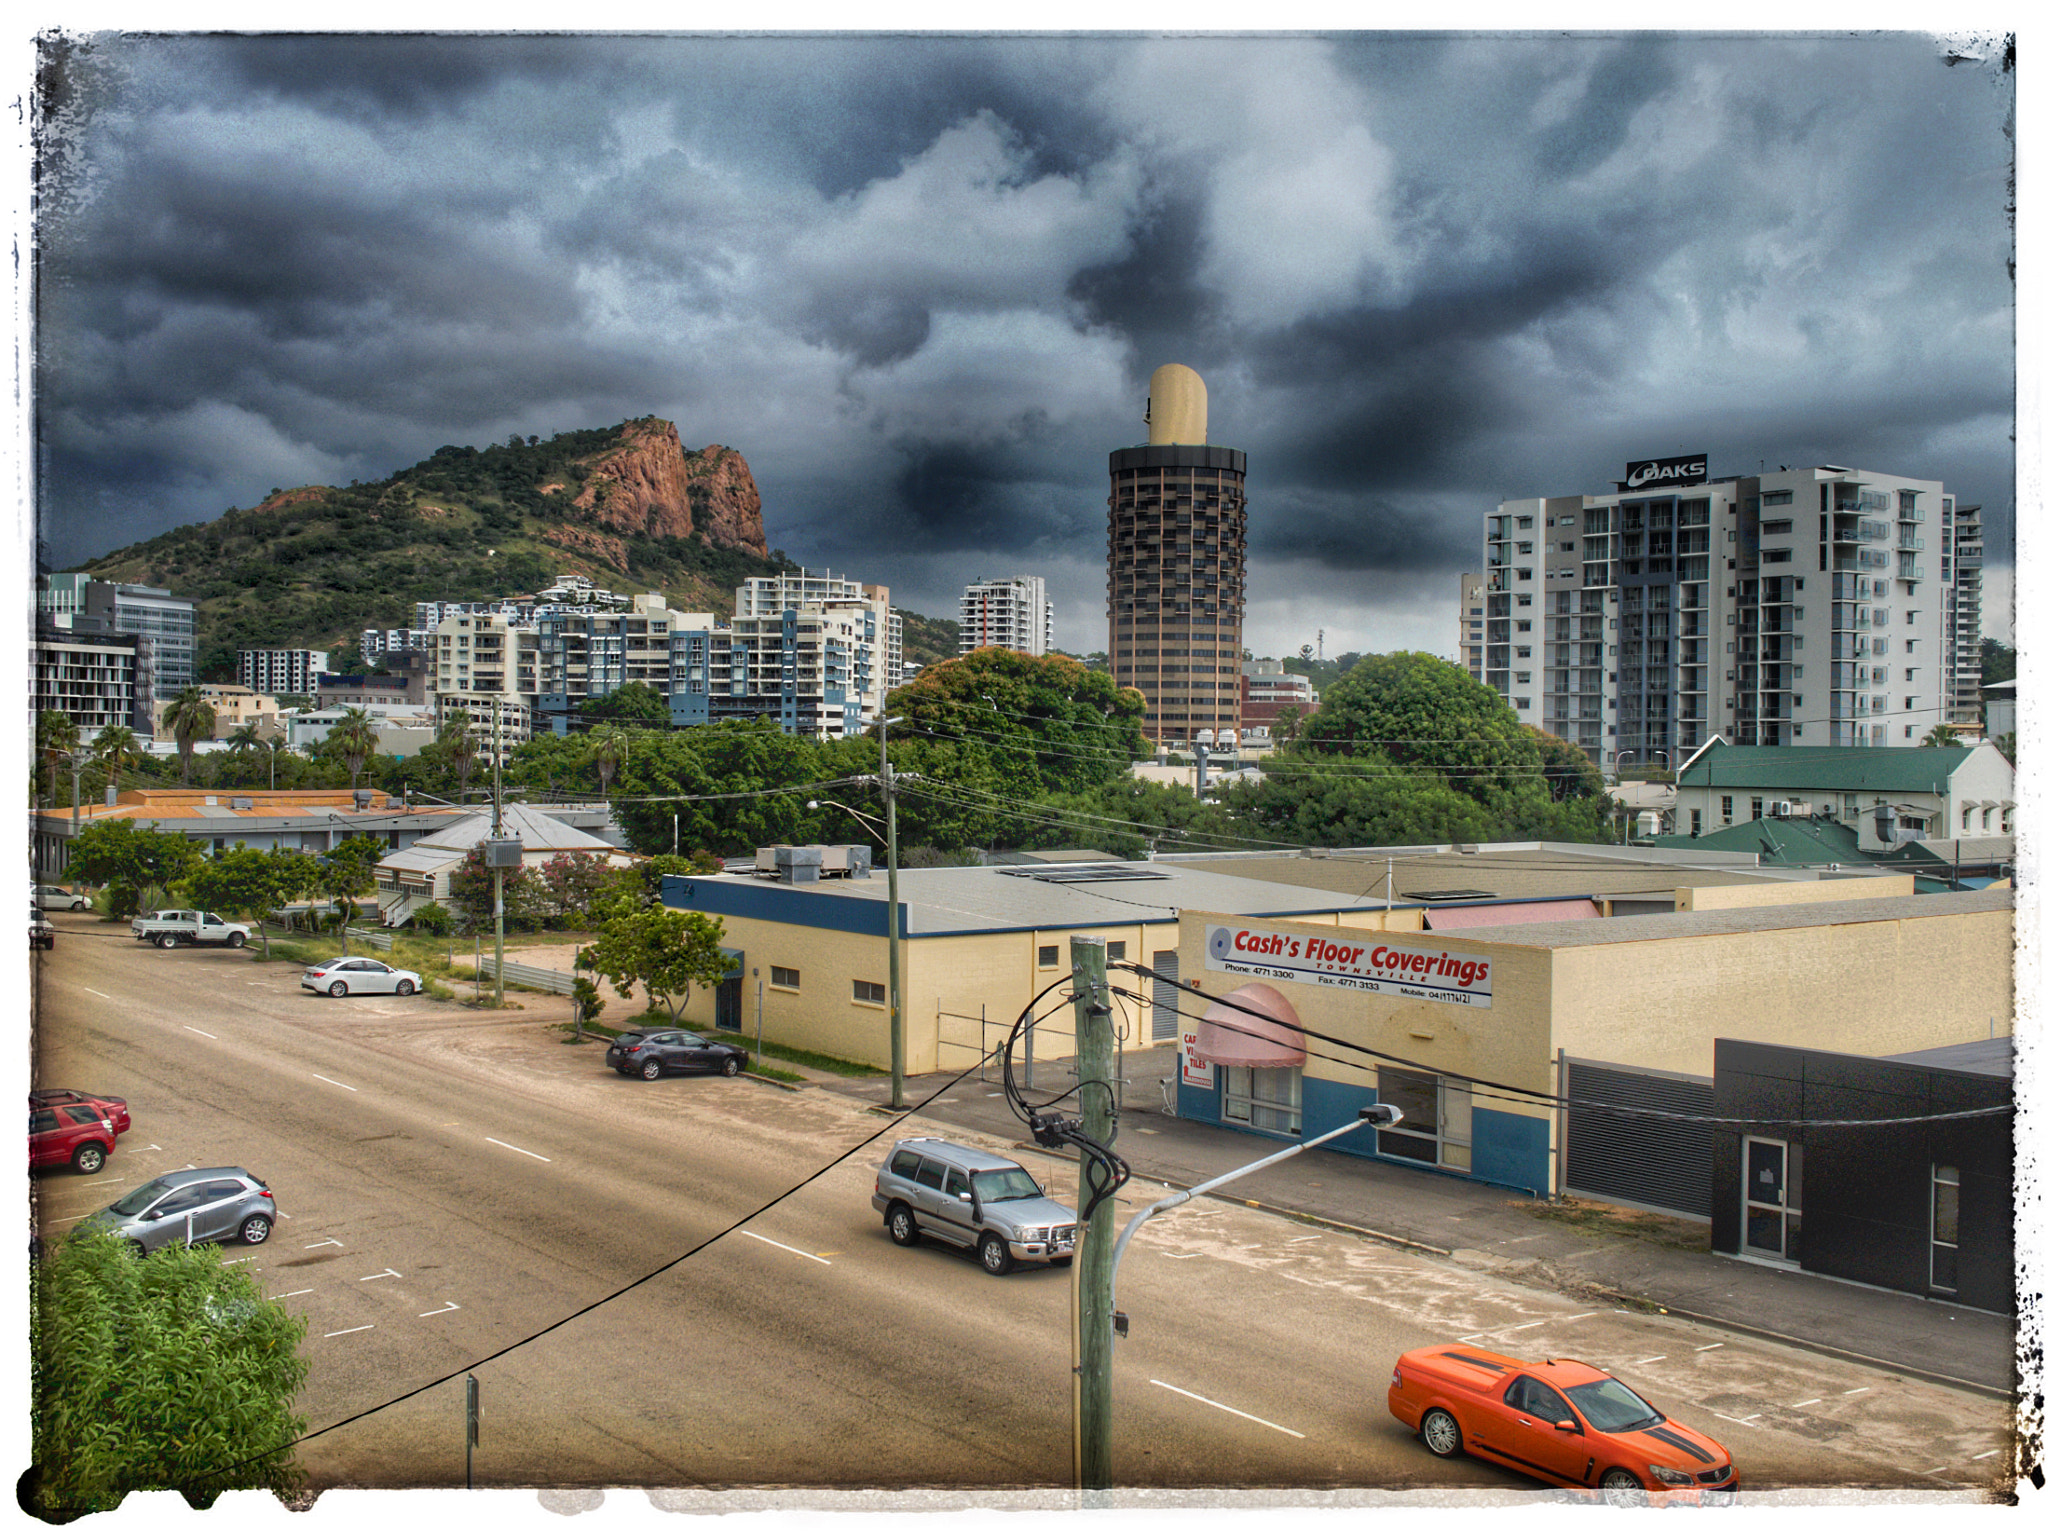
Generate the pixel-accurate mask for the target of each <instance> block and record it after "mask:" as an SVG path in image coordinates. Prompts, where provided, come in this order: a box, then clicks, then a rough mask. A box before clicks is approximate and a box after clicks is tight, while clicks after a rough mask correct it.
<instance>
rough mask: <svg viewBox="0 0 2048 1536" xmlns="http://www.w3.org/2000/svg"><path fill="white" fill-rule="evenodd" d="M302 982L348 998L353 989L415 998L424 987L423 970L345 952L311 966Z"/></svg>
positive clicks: (313, 989) (308, 989)
mask: <svg viewBox="0 0 2048 1536" xmlns="http://www.w3.org/2000/svg"><path fill="white" fill-rule="evenodd" d="M299 985H300V986H302V987H304V988H305V989H306V990H307V991H308V992H325V993H326V994H327V995H328V996H329V997H347V996H348V995H349V993H351V992H396V993H397V994H398V995H399V996H400V997H411V996H412V995H413V993H415V992H417V991H419V989H420V973H419V972H418V971H401V970H400V969H398V967H397V966H395V965H386V964H385V963H384V962H383V961H382V960H372V959H370V958H369V957H368V956H367V955H341V956H338V957H337V958H335V959H333V960H322V961H321V962H320V963H319V964H318V965H315V966H310V967H308V968H307V970H306V973H305V974H304V975H303V976H301V977H300V978H299Z"/></svg>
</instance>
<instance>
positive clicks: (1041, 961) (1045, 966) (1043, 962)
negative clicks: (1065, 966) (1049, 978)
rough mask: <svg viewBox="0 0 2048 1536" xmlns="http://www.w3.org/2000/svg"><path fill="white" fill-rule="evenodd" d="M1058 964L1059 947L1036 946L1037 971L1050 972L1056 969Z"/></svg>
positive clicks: (1048, 945) (1054, 945)
mask: <svg viewBox="0 0 2048 1536" xmlns="http://www.w3.org/2000/svg"><path fill="white" fill-rule="evenodd" d="M1059 963H1060V947H1059V945H1057V944H1041V945H1039V946H1038V968H1039V969H1040V970H1041V971H1050V970H1053V969H1054V968H1056V967H1057V966H1058V965H1059Z"/></svg>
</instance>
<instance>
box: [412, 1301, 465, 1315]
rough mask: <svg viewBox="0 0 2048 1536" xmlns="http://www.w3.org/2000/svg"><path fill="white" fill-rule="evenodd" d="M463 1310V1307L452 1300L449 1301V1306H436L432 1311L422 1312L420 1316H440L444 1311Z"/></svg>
mask: <svg viewBox="0 0 2048 1536" xmlns="http://www.w3.org/2000/svg"><path fill="white" fill-rule="evenodd" d="M461 1310H462V1308H460V1307H458V1306H457V1305H455V1303H454V1302H452V1301H451V1302H449V1303H448V1305H447V1306H445V1307H436V1308H435V1309H434V1310H433V1311H431V1312H422V1313H421V1314H420V1316H421V1317H439V1316H440V1315H441V1314H442V1313H443V1312H460V1311H461Z"/></svg>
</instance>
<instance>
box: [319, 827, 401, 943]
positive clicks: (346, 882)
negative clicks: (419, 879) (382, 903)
mask: <svg viewBox="0 0 2048 1536" xmlns="http://www.w3.org/2000/svg"><path fill="white" fill-rule="evenodd" d="M390 851H391V849H390V847H389V845H387V844H386V843H385V841H384V840H383V839H382V838H380V837H373V836H371V835H370V834H369V833H367V832H358V833H357V834H356V835H355V836H353V837H345V838H343V839H342V840H341V841H340V842H339V843H336V844H335V845H334V847H333V848H332V849H330V850H329V851H328V852H327V853H326V854H324V855H323V856H322V857H321V859H320V883H319V890H320V894H321V895H322V896H327V897H331V898H332V899H333V900H335V901H336V902H338V903H339V904H340V906H341V926H342V927H343V929H346V928H347V927H348V925H349V924H350V923H351V922H353V921H354V920H355V915H356V904H355V898H356V897H358V896H367V895H369V894H370V892H371V891H373V890H375V889H376V886H377V865H378V863H379V862H380V861H382V859H383V858H384V856H385V855H386V854H388V853H389V852H390Z"/></svg>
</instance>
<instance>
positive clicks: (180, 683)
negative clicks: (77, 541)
mask: <svg viewBox="0 0 2048 1536" xmlns="http://www.w3.org/2000/svg"><path fill="white" fill-rule="evenodd" d="M36 613H37V617H38V619H39V620H40V621H41V622H43V623H46V624H48V625H49V626H50V627H51V628H53V629H57V630H64V631H69V632H71V633H74V634H81V635H133V636H136V637H137V638H139V639H140V640H142V641H143V642H144V643H143V644H142V645H141V646H140V647H138V648H137V650H136V653H135V662H136V667H137V672H136V686H137V687H138V688H139V689H140V690H141V691H142V693H143V694H144V696H145V697H147V698H151V699H174V698H176V697H177V696H178V695H179V694H180V693H181V692H183V691H184V690H185V689H186V688H189V687H190V686H191V685H192V680H193V676H194V673H193V658H194V655H195V652H196V650H197V647H198V633H199V617H198V615H199V605H198V604H197V603H195V602H193V600H192V599H191V598H188V597H177V596H174V595H173V594H172V593H170V592H169V591H167V590H166V589H164V588H162V587H145V586H141V585H138V584H137V583H134V582H126V581H101V580H99V579H97V578H96V577H93V576H88V575H86V574H85V573H84V572H82V571H64V572H60V573H58V574H55V575H44V576H42V577H40V578H39V579H38V580H37V582H36Z"/></svg>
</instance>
